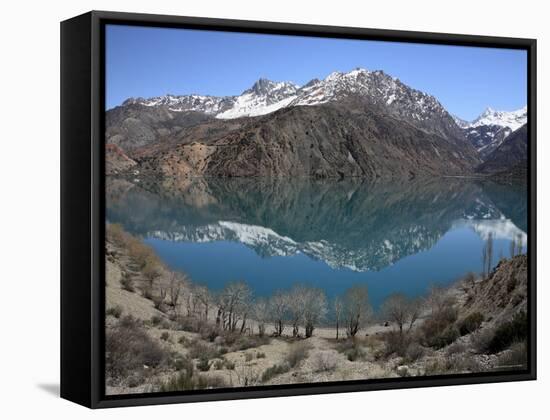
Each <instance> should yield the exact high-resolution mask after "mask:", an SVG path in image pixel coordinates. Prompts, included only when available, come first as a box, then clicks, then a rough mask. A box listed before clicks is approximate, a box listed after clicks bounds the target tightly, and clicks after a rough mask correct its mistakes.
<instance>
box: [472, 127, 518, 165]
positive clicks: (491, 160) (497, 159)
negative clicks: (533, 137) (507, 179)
mask: <svg viewBox="0 0 550 420" xmlns="http://www.w3.org/2000/svg"><path fill="white" fill-rule="evenodd" d="M522 168H524V169H522ZM526 170H527V124H525V125H523V126H521V127H520V128H519V129H517V130H516V131H514V132H513V133H512V134H510V135H509V136H508V137H507V138H506V139H505V140H504V141H503V142H502V144H501V145H500V146H498V147H497V148H496V149H495V150H494V151H493V152H492V153H490V154H489V155H488V156H487V158H486V159H485V161H484V162H483V163H482V164H481V165H479V166H478V168H477V171H478V172H480V173H484V174H499V175H505V174H518V173H519V174H522V173H523V174H525V173H526Z"/></svg>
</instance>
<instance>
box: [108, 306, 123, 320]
mask: <svg viewBox="0 0 550 420" xmlns="http://www.w3.org/2000/svg"><path fill="white" fill-rule="evenodd" d="M105 315H111V316H114V317H115V318H117V319H118V318H120V316H121V315H122V308H121V307H120V306H118V305H117V306H113V307H111V308H109V309H107V310H106V311H105Z"/></svg>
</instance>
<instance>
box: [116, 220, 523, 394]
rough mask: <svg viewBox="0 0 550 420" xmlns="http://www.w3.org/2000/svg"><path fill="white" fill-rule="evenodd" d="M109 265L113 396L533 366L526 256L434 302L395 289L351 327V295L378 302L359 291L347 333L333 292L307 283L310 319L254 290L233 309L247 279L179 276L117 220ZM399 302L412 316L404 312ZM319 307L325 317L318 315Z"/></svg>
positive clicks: (438, 292) (437, 293)
mask: <svg viewBox="0 0 550 420" xmlns="http://www.w3.org/2000/svg"><path fill="white" fill-rule="evenodd" d="M106 264H107V266H106V273H107V276H106V277H107V278H106V386H107V394H118V393H136V392H155V391H175V390H190V389H199V388H217V387H242V386H256V385H264V384H265V385H268V384H287V383H300V382H319V381H341V380H352V379H373V378H386V377H397V376H410V375H438V374H446V373H468V372H480V371H490V370H495V369H496V370H502V369H507V370H509V369H522V368H524V367H525V364H526V354H527V353H526V344H525V343H526V335H527V320H526V315H525V310H526V299H527V295H526V293H527V274H526V273H527V258H526V257H525V256H524V255H519V256H516V257H514V258H512V259H510V260H502V261H501V262H500V264H499V265H498V266H497V267H496V269H495V270H493V271H492V272H491V273H490V274H489V275H488V276H487V278H485V279H482V278H480V277H478V276H474V275H471V276H467V278H465V279H463V280H461V281H460V282H458V283H457V284H456V286H455V287H453V288H451V289H448V290H443V289H438V288H434V289H433V290H432V291H431V292H430V294H429V295H428V296H426V297H425V298H424V299H422V300H414V301H412V300H409V299H408V298H406V297H405V296H402V295H394V296H392V297H391V298H389V299H388V301H387V302H386V303H385V304H384V305H383V310H381V311H380V313H378V314H377V315H376V316H373V315H372V313H371V312H370V311H368V310H367V307H366V306H365V307H364V308H363V309H364V310H361V311H360V312H358V313H357V314H358V315H360V316H358V320H359V319H360V321H361V322H358V323H357V324H353V325H350V324H349V323H348V321H347V318H346V317H347V315H346V314H347V313H348V312H349V311H351V310H352V308H351V307H348V306H347V305H349V304H350V303H349V302H350V300H349V298H351V299H353V300H352V302H355V303H358V302H360V303H361V305H366V299H367V294H366V289H364V288H362V287H360V286H357V287H354V288H352V290H351V292H350V293H349V294H347V295H346V296H345V297H344V298H343V299H342V301H341V302H342V306H341V313H342V315H341V318H340V323H339V329H337V327H336V325H338V324H334V318H330V317H327V318H325V320H324V321H323V316H322V313H321V312H315V311H316V308H317V306H318V304H319V303H322V302H323V299H324V295H321V294H318V292H315V289H312V290H309V291H308V290H303V291H304V292H309V293H310V294H307V293H305V294H302V295H301V296H302V297H303V296H306V297H307V296H310V298H305V300H303V301H302V302H303V305H302V306H303V307H304V308H305V309H304V312H302V313H301V314H300V318H294V317H293V316H292V314H293V313H294V312H293V311H292V306H291V305H288V306H286V308H287V310H286V311H282V312H281V313H279V314H278V315H277V314H276V313H274V312H272V309H273V306H272V303H273V302H275V303H276V302H281V303H284V302H285V301H284V300H282V297H283V296H286V295H288V294H285V293H283V294H280V295H277V296H273V297H270V298H269V299H268V300H267V301H266V300H263V299H260V298H258V299H254V298H253V297H252V296H250V295H248V296H247V299H245V300H238V301H239V302H241V303H242V302H247V306H239V305H237V306H234V307H231V309H229V307H228V306H227V301H226V300H225V298H224V297H227V296H229V295H231V296H240V298H242V297H243V294H245V292H246V285H245V284H242V283H241V284H232V285H229V286H228V288H226V289H224V292H223V293H221V294H220V293H212V292H211V291H208V290H207V289H206V288H205V287H202V286H199V285H197V284H195V283H194V282H193V281H192V279H189V278H188V277H187V276H185V275H184V274H182V273H175V272H171V271H170V270H169V269H167V268H166V266H164V264H163V263H162V262H161V261H160V260H159V259H158V257H157V256H156V255H155V254H154V253H153V251H152V250H151V249H149V248H148V247H146V246H145V245H143V244H142V242H141V241H140V240H139V239H137V238H135V237H132V236H130V235H129V234H127V233H125V232H124V231H122V229H121V228H120V227H119V226H117V225H109V226H108V230H107V243H106ZM298 289H299V288H298ZM311 292H315V293H313V294H311ZM240 298H239V299H240ZM262 305H265V306H262ZM280 307H281V308H283V307H285V306H284V305H283V306H280ZM395 308H399V309H400V310H401V311H400V313H401V314H404V315H403V316H400V317H396V316H395V313H396V311H395V310H394V309H395ZM258 309H260V310H258ZM316 313H318V314H320V315H321V317H320V318H314V317H312V314H316ZM272 314H273V315H272ZM294 314H295V313H294ZM329 319H333V321H329ZM337 319H338V318H337ZM333 324H334V325H333ZM293 326H294V327H293ZM306 337H307V338H306ZM337 337H338V339H337Z"/></svg>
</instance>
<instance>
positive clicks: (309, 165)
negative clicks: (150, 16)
mask: <svg viewBox="0 0 550 420" xmlns="http://www.w3.org/2000/svg"><path fill="white" fill-rule="evenodd" d="M105 77H106V85H105V89H106V91H105V100H106V102H105V185H106V189H105V194H106V196H105V226H106V227H105V229H106V234H105V238H106V239H105V264H106V266H105V274H106V276H105V277H106V279H105V310H106V313H105V324H104V325H105V375H104V376H105V392H106V395H121V394H142V393H158V392H189V391H193V390H205V389H226V388H245V387H264V386H273V385H289V384H312V383H330V382H341V381H357V380H362V381H369V380H374V379H388V380H392V379H400V378H406V377H438V376H440V375H478V374H483V373H487V372H489V373H494V372H507V371H522V370H526V369H527V367H528V366H527V363H528V357H527V354H528V348H527V341H528V320H527V318H528V317H527V309H528V302H527V296H528V293H527V279H528V273H527V266H528V264H527V258H528V257H527V255H528V252H529V250H528V249H527V232H528V219H527V213H528V197H527V169H528V168H527V156H528V137H527V108H526V104H527V53H526V51H524V50H514V49H502V48H481V47H463V46H452V45H430V44H414V43H398V42H387V41H384V42H382V41H369V40H352V39H331V38H321V37H306V36H287V35H268V34H254V33H238V32H223V31H213V30H212V31H209V30H192V29H183V28H160V27H140V26H124V25H118V24H113V25H111V24H109V25H107V26H106V29H105Z"/></svg>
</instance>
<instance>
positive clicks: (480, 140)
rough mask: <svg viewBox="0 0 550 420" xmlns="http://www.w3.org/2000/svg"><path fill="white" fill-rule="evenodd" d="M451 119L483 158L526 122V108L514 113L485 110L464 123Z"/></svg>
mask: <svg viewBox="0 0 550 420" xmlns="http://www.w3.org/2000/svg"><path fill="white" fill-rule="evenodd" d="M453 118H454V120H455V122H456V124H457V125H458V126H459V127H460V128H462V129H463V130H464V134H465V136H466V138H467V139H468V140H469V141H470V143H471V144H472V145H473V146H474V147H475V148H476V149H477V151H478V152H479V153H480V155H481V157H482V158H485V157H487V156H488V155H489V154H490V153H491V152H492V151H493V150H495V149H496V148H497V147H499V146H500V145H501V144H502V142H503V141H504V139H506V137H508V136H509V135H510V134H511V133H512V132H513V131H515V130H517V129H518V128H520V127H521V126H522V125H524V124H525V123H526V122H527V107H523V108H521V109H518V110H516V111H495V110H494V109H492V108H487V109H486V110H485V111H483V113H482V114H481V115H480V116H479V117H477V118H476V119H475V120H473V121H465V120H462V119H460V118H458V117H456V116H453Z"/></svg>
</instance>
